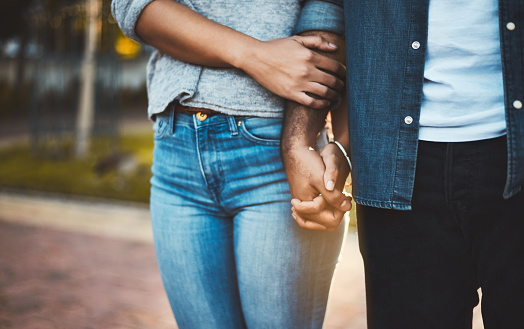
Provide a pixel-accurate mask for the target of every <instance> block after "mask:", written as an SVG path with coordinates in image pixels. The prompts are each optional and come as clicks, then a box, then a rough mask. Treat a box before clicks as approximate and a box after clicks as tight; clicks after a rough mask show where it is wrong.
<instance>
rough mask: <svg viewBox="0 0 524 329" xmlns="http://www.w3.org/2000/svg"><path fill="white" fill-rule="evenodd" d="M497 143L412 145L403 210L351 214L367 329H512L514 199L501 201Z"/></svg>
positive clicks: (522, 263) (517, 255)
mask: <svg viewBox="0 0 524 329" xmlns="http://www.w3.org/2000/svg"><path fill="white" fill-rule="evenodd" d="M506 170H507V145H506V137H505V136H502V137H499V138H495V139H489V140H482V141H476V142H465V143H433V142H419V151H418V160H417V169H416V175H415V188H414V192H413V210H410V211H399V210H389V209H379V208H374V207H369V206H358V207H357V215H358V230H359V240H360V249H361V252H362V256H363V258H364V265H365V270H366V295H367V312H368V327H369V328H370V329H373V328H377V329H384V328H391V329H397V328H406V329H418V328H445V329H466V328H471V326H472V324H471V319H472V310H473V307H474V306H475V305H477V303H478V301H479V299H478V295H477V288H478V287H481V288H482V315H483V320H484V327H485V328H486V329H498V328H504V329H506V328H508V329H509V328H522V326H523V325H522V311H523V309H524V280H523V278H524V215H523V214H524V191H520V192H519V193H517V194H516V195H514V196H513V197H511V198H509V199H504V198H503V197H502V191H503V190H504V185H505V183H506Z"/></svg>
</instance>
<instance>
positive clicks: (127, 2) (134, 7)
mask: <svg viewBox="0 0 524 329" xmlns="http://www.w3.org/2000/svg"><path fill="white" fill-rule="evenodd" d="M153 1H154V0H113V1H112V2H111V13H112V14H113V17H114V18H115V20H116V21H117V23H118V26H119V27H120V29H121V30H122V32H123V33H124V35H126V36H127V37H128V38H130V39H133V40H135V41H138V42H140V43H143V44H145V43H146V42H145V41H144V40H142V39H141V38H140V37H139V36H138V35H137V34H136V32H135V27H136V23H137V21H138V18H139V17H140V14H142V11H143V10H144V8H145V7H146V6H147V5H148V4H150V3H151V2H153Z"/></svg>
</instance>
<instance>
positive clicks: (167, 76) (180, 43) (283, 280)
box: [112, 0, 524, 329]
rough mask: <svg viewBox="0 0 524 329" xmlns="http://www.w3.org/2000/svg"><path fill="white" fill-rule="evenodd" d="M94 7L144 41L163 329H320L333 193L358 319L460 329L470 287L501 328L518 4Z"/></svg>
mask: <svg viewBox="0 0 524 329" xmlns="http://www.w3.org/2000/svg"><path fill="white" fill-rule="evenodd" d="M112 11H113V15H114V17H115V18H116V20H117V22H118V23H119V25H120V27H121V29H122V31H123V32H124V34H126V35H127V36H128V37H130V38H132V39H134V40H136V41H138V42H141V43H144V44H149V45H151V46H153V47H154V48H155V52H154V53H153V54H152V56H151V59H150V61H149V63H148V75H147V87H148V97H149V106H148V114H149V117H150V118H151V119H152V121H153V122H154V124H153V128H154V139H155V147H154V157H153V167H152V172H153V177H152V179H151V184H152V188H151V219H152V225H153V232H154V241H155V249H156V253H157V259H158V264H159V268H160V273H161V276H162V279H163V282H164V286H165V289H166V292H167V295H168V298H169V302H170V304H171V307H172V309H173V313H174V315H175V318H176V321H177V324H178V326H179V327H180V328H205V329H207V328H250V329H251V328H264V329H266V328H292V329H293V328H299V329H302V328H321V327H322V323H323V319H324V313H325V310H326V304H327V299H328V294H329V288H330V284H331V279H332V276H333V273H334V270H335V266H336V263H337V261H338V257H339V254H340V250H341V247H342V243H343V239H344V235H345V230H346V223H345V222H344V214H345V212H347V211H348V210H349V209H350V208H351V198H352V197H353V198H354V200H355V202H356V204H357V216H358V232H359V241H360V242H359V243H360V250H361V253H362V256H363V259H364V265H365V271H366V295H367V297H366V299H367V300H366V305H367V317H368V327H369V328H393V329H397V328H398V329H400V328H402V329H404V328H417V329H418V328H444V329H451V328H471V319H472V309H473V308H474V306H475V305H476V304H477V303H478V302H479V297H478V293H477V289H478V288H479V287H480V288H482V294H483V298H482V299H483V301H482V312H483V318H484V323H485V328H518V326H519V325H520V321H519V311H520V310H522V309H523V307H524V283H523V280H522V278H523V277H524V257H523V255H524V239H522V236H523V233H524V217H523V215H522V214H523V213H524V192H522V191H521V190H522V187H523V185H524V109H522V102H524V59H523V58H524V51H523V48H524V34H523V33H522V31H523V29H524V1H521V0H479V1H475V2H470V1H466V0H458V1H457V0H380V1H379V0H369V1H357V0H346V1H342V0H312V1H308V0H305V1H301V0H285V1H271V0H249V1H248V0H228V1H226V0H180V1H174V0H113V3H112ZM328 112H330V113H331V117H332V130H333V134H334V138H335V142H332V143H328V144H327V145H326V146H325V147H324V148H323V149H322V150H321V151H320V153H317V152H316V151H314V150H313V146H314V145H315V141H316V138H317V135H318V133H319V131H320V130H321V129H322V128H323V127H324V125H325V118H326V115H327V113H328ZM349 159H351V160H349ZM350 171H351V174H352V182H353V196H352V197H351V196H347V195H345V194H344V193H343V188H344V184H345V181H346V178H347V177H348V175H349V173H350ZM290 201H291V205H290V203H289V202H290Z"/></svg>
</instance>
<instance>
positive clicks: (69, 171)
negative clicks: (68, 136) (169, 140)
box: [0, 133, 153, 203]
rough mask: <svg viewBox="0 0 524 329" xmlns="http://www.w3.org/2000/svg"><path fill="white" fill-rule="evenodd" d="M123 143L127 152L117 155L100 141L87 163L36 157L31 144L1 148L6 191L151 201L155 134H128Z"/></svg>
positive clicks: (0, 172)
mask: <svg viewBox="0 0 524 329" xmlns="http://www.w3.org/2000/svg"><path fill="white" fill-rule="evenodd" d="M119 142H120V150H121V151H119V152H118V153H115V154H112V153H111V152H110V150H109V149H108V148H107V147H106V146H107V141H105V140H103V139H100V138H99V139H95V140H94V141H93V145H92V149H91V153H90V155H89V157H87V158H86V159H85V160H82V161H80V160H76V159H74V158H73V157H61V156H59V157H46V158H42V157H40V158H38V157H34V156H32V153H31V149H30V146H29V145H27V144H21V145H14V146H10V147H8V148H4V149H0V158H1V159H2V161H1V162H0V187H4V188H14V189H28V190H34V191H42V192H53V193H61V194H71V195H78V196H92V197H99V198H107V199H115V200H126V201H135V202H143V203H147V202H149V186H150V185H149V179H150V177H151V172H150V168H151V164H152V152H153V137H152V133H142V134H137V135H130V136H124V137H121V138H120V140H119ZM48 147H50V148H52V147H53V145H52V143H49V145H48ZM72 148H73V145H72V144H71V145H70V152H72V151H73V150H72Z"/></svg>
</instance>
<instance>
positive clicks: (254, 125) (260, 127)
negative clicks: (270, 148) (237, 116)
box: [240, 117, 283, 146]
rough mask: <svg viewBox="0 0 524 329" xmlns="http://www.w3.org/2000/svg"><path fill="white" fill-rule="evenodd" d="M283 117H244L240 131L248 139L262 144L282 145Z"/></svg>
mask: <svg viewBox="0 0 524 329" xmlns="http://www.w3.org/2000/svg"><path fill="white" fill-rule="evenodd" d="M282 121H283V119H282V118H255V117H250V118H244V119H242V120H241V122H242V124H241V125H240V133H241V134H242V135H243V136H244V137H245V138H246V139H248V140H250V141H252V142H254V143H258V144H261V145H275V146H278V145H280V134H281V132H282Z"/></svg>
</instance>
